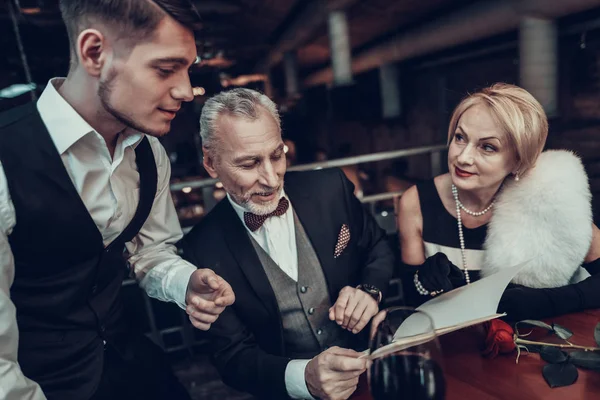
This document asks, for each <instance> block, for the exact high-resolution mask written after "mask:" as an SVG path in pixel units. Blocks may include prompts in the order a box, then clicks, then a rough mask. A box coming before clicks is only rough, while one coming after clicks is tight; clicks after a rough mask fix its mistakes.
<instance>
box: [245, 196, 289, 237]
mask: <svg viewBox="0 0 600 400" xmlns="http://www.w3.org/2000/svg"><path fill="white" fill-rule="evenodd" d="M289 206H290V202H289V201H288V199H286V198H285V197H282V198H281V199H279V204H278V205H277V208H276V209H275V211H273V212H272V213H270V214H266V215H256V214H252V213H249V212H245V213H244V222H245V223H246V226H247V227H248V229H250V230H251V231H252V232H254V231H256V230H257V229H258V228H260V227H261V226H262V225H263V224H264V223H265V221H266V220H267V218H269V217H272V216H277V217H279V216H281V215H283V214H285V212H286V211H287V209H288V207H289Z"/></svg>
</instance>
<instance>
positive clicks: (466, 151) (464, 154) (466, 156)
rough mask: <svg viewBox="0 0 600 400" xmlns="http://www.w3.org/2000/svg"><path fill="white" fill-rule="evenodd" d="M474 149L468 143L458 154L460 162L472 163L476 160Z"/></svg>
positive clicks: (464, 163) (463, 163)
mask: <svg viewBox="0 0 600 400" xmlns="http://www.w3.org/2000/svg"><path fill="white" fill-rule="evenodd" d="M473 151H474V149H473V146H471V145H470V144H468V145H466V146H465V147H464V148H463V150H462V151H461V152H460V154H459V155H458V158H457V160H458V163H459V164H462V165H472V164H473V160H474V155H473Z"/></svg>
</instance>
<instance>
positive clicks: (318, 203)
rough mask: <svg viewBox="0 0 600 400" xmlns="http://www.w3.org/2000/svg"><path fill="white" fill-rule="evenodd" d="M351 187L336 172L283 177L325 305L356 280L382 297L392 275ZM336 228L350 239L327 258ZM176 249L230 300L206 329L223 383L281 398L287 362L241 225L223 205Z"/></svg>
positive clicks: (273, 307)
mask: <svg viewBox="0 0 600 400" xmlns="http://www.w3.org/2000/svg"><path fill="white" fill-rule="evenodd" d="M353 190H354V187H353V185H352V183H350V181H348V179H346V177H345V175H344V174H343V173H342V172H341V171H340V170H339V169H331V170H320V171H310V172H295V173H294V172H290V173H288V174H286V176H285V192H286V195H287V196H288V197H289V199H290V201H291V203H292V207H293V208H294V210H295V212H296V214H297V216H298V218H299V220H300V222H301V223H302V225H303V227H304V229H305V231H306V234H307V235H308V237H309V239H310V241H311V243H312V245H313V247H314V249H315V252H316V253H317V256H318V258H319V261H320V263H321V266H322V268H323V272H324V275H325V278H326V280H327V286H328V288H329V293H330V296H331V303H332V304H333V303H335V301H336V299H337V296H338V294H339V292H340V290H341V289H342V288H343V287H344V286H352V287H354V286H356V285H358V284H360V283H368V284H371V285H374V286H376V287H377V288H380V289H381V290H382V292H383V295H384V296H385V291H386V290H387V287H388V282H389V280H390V278H391V276H392V272H393V265H394V259H393V258H394V257H393V254H392V251H391V249H390V248H389V245H388V242H387V241H386V238H385V233H384V232H383V230H382V229H381V228H379V226H378V225H377V223H376V222H375V220H374V219H373V218H372V216H371V215H370V214H369V213H368V212H367V211H366V210H364V208H363V206H362V205H361V203H360V202H359V201H358V199H356V197H355V196H354V194H353ZM343 224H347V225H348V226H349V228H350V235H351V238H350V242H349V244H348V246H347V247H346V248H345V250H344V251H343V253H342V254H341V255H340V256H339V257H338V258H334V248H335V245H336V243H337V240H338V234H339V232H340V229H341V227H342V225H343ZM183 249H184V255H185V257H186V258H187V259H188V260H190V262H192V263H194V264H195V265H197V266H198V267H200V268H211V269H213V270H214V271H215V272H216V273H217V274H219V275H221V276H222V277H223V278H224V279H225V280H227V281H228V282H229V283H230V284H231V286H232V288H233V290H234V292H235V295H236V301H235V304H234V305H233V306H231V307H228V308H227V309H226V310H225V311H224V312H223V313H222V314H221V316H220V317H219V319H218V320H217V321H216V322H215V323H214V324H213V325H212V327H211V329H210V331H209V336H210V339H211V352H212V358H213V361H214V363H215V365H216V367H217V369H218V370H219V373H220V374H221V377H222V379H223V381H224V382H225V383H226V384H228V385H230V386H232V387H234V388H236V389H238V390H242V391H246V392H250V393H252V394H254V395H256V396H259V397H262V398H268V399H281V398H288V396H287V391H286V388H285V368H286V366H287V363H288V362H289V361H290V359H289V358H288V357H286V350H285V348H284V342H283V329H282V324H281V318H280V315H279V311H278V307H277V300H276V298H275V294H274V293H273V290H272V288H271V286H270V284H269V281H268V278H267V276H266V274H265V272H264V270H263V267H262V264H261V263H260V261H259V259H258V255H257V254H256V251H255V250H254V248H253V247H252V244H251V242H250V239H249V237H248V233H247V231H246V228H245V226H244V224H243V222H242V221H241V220H240V218H239V217H238V215H237V214H236V213H235V210H234V209H233V207H232V206H231V204H230V203H229V201H228V200H226V199H225V200H223V201H221V202H220V203H219V204H218V205H217V206H216V207H215V208H214V210H212V211H211V212H210V213H209V214H208V215H207V216H206V218H205V219H204V220H203V221H202V222H200V223H199V224H198V225H197V226H196V227H194V229H192V231H191V232H190V233H189V234H188V235H187V236H186V237H185V238H184V241H183ZM365 345H366V343H365Z"/></svg>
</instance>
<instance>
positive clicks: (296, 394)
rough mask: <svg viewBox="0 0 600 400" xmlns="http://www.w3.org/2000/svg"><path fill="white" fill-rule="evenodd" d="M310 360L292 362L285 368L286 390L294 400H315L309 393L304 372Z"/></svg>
mask: <svg viewBox="0 0 600 400" xmlns="http://www.w3.org/2000/svg"><path fill="white" fill-rule="evenodd" d="M309 361H310V360H291V361H290V362H289V363H288V364H287V366H286V367H285V388H286V390H287V393H288V396H290V397H291V398H292V399H308V400H313V399H314V397H312V395H311V394H310V392H309V391H308V387H307V386H306V380H305V379H304V370H305V369H306V365H307V364H308V363H309Z"/></svg>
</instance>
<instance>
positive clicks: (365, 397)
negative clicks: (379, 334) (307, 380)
mask: <svg viewBox="0 0 600 400" xmlns="http://www.w3.org/2000/svg"><path fill="white" fill-rule="evenodd" d="M599 290H600V289H599ZM545 322H547V323H549V324H551V323H553V322H555V323H557V324H560V325H562V326H564V327H566V328H568V329H570V330H571V331H572V332H573V337H572V338H571V339H569V340H570V342H571V343H573V344H577V345H582V346H593V347H595V346H597V345H596V342H595V341H594V336H593V333H594V327H595V326H596V324H597V323H598V322H600V310H589V311H584V312H580V313H575V314H569V315H563V316H560V317H555V318H551V319H546V320H545ZM439 339H440V344H441V346H442V353H443V366H444V374H445V378H446V400H464V399H477V400H495V399H510V400H520V399H528V400H529V399H544V400H554V399H556V400H579V399H585V400H588V399H590V400H593V399H599V400H600V372H598V371H589V370H584V369H581V368H578V372H579V377H578V379H577V382H575V383H574V384H573V385H571V386H566V387H561V388H554V389H552V388H550V386H548V384H547V383H546V381H545V380H544V377H543V376H542V368H543V366H544V365H546V362H545V361H543V360H541V359H540V356H539V355H538V354H527V353H526V352H522V353H521V357H520V359H519V363H518V364H516V363H515V360H516V352H514V353H512V354H505V355H499V356H498V357H497V358H494V359H487V358H484V357H482V356H481V350H482V347H483V345H484V344H483V343H484V339H485V332H484V329H483V327H482V326H481V325H479V326H475V327H471V328H466V329H463V330H460V331H456V332H452V333H449V334H447V335H444V336H442V337H440V338H439ZM528 339H532V340H542V341H545V342H556V343H562V341H560V339H558V340H557V338H555V337H552V336H548V335H545V336H544V333H543V331H537V330H536V332H534V334H533V336H532V337H528ZM361 378H362V379H361V382H360V385H359V388H358V390H357V392H355V394H354V395H353V396H352V397H351V399H352V400H371V396H370V394H369V391H368V387H367V386H368V385H367V384H366V378H365V377H364V376H363V377H361Z"/></svg>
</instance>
